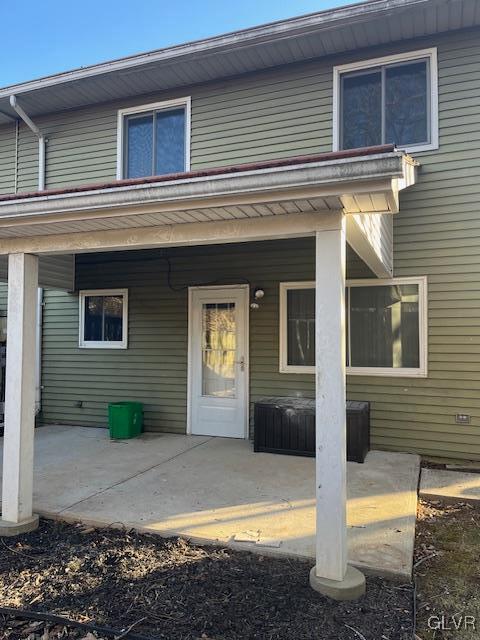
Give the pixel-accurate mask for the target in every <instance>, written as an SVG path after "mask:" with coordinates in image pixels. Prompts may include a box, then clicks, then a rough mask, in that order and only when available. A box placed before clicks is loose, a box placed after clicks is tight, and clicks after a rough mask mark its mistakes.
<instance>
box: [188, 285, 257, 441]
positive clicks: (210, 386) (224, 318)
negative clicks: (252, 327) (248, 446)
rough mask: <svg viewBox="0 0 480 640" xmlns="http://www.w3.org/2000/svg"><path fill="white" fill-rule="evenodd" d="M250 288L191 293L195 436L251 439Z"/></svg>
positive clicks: (192, 424) (192, 426)
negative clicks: (249, 366) (249, 431)
mask: <svg viewBox="0 0 480 640" xmlns="http://www.w3.org/2000/svg"><path fill="white" fill-rule="evenodd" d="M247 322H248V287H247V286H235V287H212V288H209V287H199V288H192V289H190V317H189V331H190V353H189V377H190V394H189V395H190V432H191V433H193V434H195V435H208V436H222V437H226V438H245V437H246V436H247V417H248V406H247V390H248V335H247V327H248V325H247Z"/></svg>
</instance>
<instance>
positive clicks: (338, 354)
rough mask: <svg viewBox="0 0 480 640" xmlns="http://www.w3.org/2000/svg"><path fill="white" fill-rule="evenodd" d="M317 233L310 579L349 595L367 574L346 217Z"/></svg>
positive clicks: (358, 590)
mask: <svg viewBox="0 0 480 640" xmlns="http://www.w3.org/2000/svg"><path fill="white" fill-rule="evenodd" d="M337 215H338V219H337V222H338V224H337V225H334V227H336V228H333V229H332V228H331V227H330V228H329V229H328V230H325V231H317V232H316V263H315V282H316V286H315V344H316V495H317V505H316V506H317V530H316V566H315V567H314V568H313V569H312V572H311V574H310V584H311V585H312V587H313V588H314V589H316V590H317V591H320V592H321V593H323V594H324V595H328V596H330V597H332V598H335V599H338V600H350V599H353V598H357V597H359V596H360V595H362V594H363V593H364V590H365V579H364V576H363V575H362V574H361V573H360V572H359V571H357V570H356V569H353V568H352V567H347V524H346V510H347V456H346V389H345V387H346V378H345V255H346V240H345V218H344V216H343V214H340V213H339V214H337Z"/></svg>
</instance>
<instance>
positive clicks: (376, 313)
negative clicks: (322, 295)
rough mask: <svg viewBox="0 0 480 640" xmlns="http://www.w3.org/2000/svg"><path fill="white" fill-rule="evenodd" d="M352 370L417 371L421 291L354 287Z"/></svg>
mask: <svg viewBox="0 0 480 640" xmlns="http://www.w3.org/2000/svg"><path fill="white" fill-rule="evenodd" d="M349 297H350V322H349V328H350V351H349V357H350V362H349V364H350V366H352V367H389V368H394V369H397V368H418V367H419V366H420V350H419V287H418V285H416V284H403V285H393V286H373V287H351V288H350V291H349Z"/></svg>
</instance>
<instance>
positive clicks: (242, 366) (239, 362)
mask: <svg viewBox="0 0 480 640" xmlns="http://www.w3.org/2000/svg"><path fill="white" fill-rule="evenodd" d="M235 362H236V364H239V365H240V371H245V357H244V356H242V357H241V358H240V360H236V361H235Z"/></svg>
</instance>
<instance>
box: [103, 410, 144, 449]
mask: <svg viewBox="0 0 480 640" xmlns="http://www.w3.org/2000/svg"><path fill="white" fill-rule="evenodd" d="M108 428H109V429H110V437H111V438H113V439H114V440H124V439H126V438H135V436H138V435H140V434H141V433H142V430H143V405H142V404H141V402H112V403H111V404H109V405H108Z"/></svg>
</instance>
